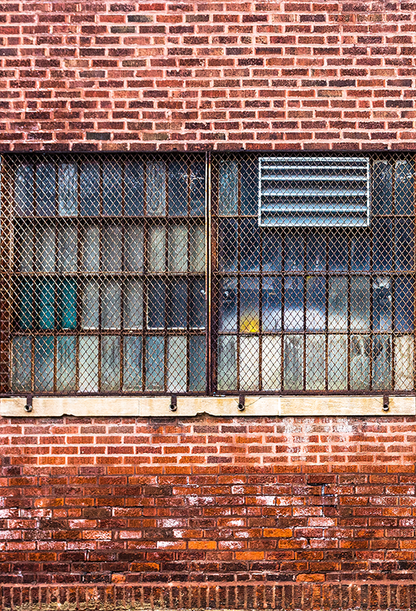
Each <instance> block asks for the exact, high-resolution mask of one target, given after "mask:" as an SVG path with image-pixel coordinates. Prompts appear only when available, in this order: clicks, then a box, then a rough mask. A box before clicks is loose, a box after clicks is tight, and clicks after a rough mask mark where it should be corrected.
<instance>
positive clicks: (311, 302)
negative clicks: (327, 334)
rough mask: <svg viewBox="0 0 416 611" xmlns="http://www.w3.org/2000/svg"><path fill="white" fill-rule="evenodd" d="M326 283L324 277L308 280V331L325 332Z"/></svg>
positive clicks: (308, 278)
mask: <svg viewBox="0 0 416 611" xmlns="http://www.w3.org/2000/svg"><path fill="white" fill-rule="evenodd" d="M325 314H326V281H325V278H324V277H322V276H308V277H307V278H306V330H307V331H323V330H325V323H326V321H325Z"/></svg>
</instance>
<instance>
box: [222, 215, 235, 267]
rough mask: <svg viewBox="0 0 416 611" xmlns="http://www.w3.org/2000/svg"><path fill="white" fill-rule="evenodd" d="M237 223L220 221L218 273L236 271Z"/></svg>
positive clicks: (230, 220)
mask: <svg viewBox="0 0 416 611" xmlns="http://www.w3.org/2000/svg"><path fill="white" fill-rule="evenodd" d="M237 254H238V246H237V221H236V220H234V219H221V220H220V223H219V230H218V267H219V269H220V271H227V272H234V271H237Z"/></svg>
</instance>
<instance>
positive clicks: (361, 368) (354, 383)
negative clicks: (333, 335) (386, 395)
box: [350, 335, 371, 390]
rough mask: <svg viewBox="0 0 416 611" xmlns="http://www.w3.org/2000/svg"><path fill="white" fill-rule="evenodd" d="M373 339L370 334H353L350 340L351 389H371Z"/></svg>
mask: <svg viewBox="0 0 416 611" xmlns="http://www.w3.org/2000/svg"><path fill="white" fill-rule="evenodd" d="M370 358H371V339H370V336H369V335H352V336H351V340H350V384H351V390H369V389H370Z"/></svg>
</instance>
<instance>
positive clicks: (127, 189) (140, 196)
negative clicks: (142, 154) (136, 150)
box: [124, 160, 144, 216]
mask: <svg viewBox="0 0 416 611" xmlns="http://www.w3.org/2000/svg"><path fill="white" fill-rule="evenodd" d="M143 206H144V168H143V163H142V162H141V161H138V160H131V161H127V163H126V167H125V174H124V214H126V215H127V216H142V215H143Z"/></svg>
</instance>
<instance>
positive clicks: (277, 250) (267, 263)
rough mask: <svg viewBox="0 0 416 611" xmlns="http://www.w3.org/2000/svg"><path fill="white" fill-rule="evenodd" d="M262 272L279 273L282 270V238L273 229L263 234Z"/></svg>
mask: <svg viewBox="0 0 416 611" xmlns="http://www.w3.org/2000/svg"><path fill="white" fill-rule="evenodd" d="M262 235H263V271H264V272H280V271H281V270H282V238H281V235H280V233H279V232H277V231H275V230H274V229H267V230H265V231H264V232H263V234H262Z"/></svg>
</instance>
